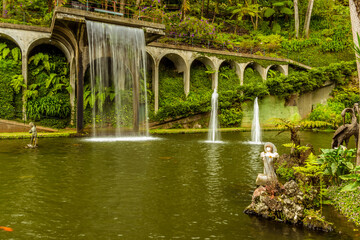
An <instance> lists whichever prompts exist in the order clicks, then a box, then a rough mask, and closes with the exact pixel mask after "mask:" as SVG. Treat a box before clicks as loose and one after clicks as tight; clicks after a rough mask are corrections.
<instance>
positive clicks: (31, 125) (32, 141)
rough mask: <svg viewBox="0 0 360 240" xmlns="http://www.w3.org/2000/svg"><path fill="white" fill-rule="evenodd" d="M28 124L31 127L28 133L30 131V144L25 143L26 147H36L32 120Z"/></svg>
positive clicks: (34, 127)
mask: <svg viewBox="0 0 360 240" xmlns="http://www.w3.org/2000/svg"><path fill="white" fill-rule="evenodd" d="M29 126H30V127H31V129H30V131H29V133H31V140H30V144H28V145H27V148H36V147H37V130H36V126H35V124H34V123H33V122H30V123H29Z"/></svg>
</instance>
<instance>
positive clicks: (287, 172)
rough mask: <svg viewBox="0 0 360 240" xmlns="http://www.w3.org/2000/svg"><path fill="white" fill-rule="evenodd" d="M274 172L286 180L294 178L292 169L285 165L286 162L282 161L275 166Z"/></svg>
mask: <svg viewBox="0 0 360 240" xmlns="http://www.w3.org/2000/svg"><path fill="white" fill-rule="evenodd" d="M276 174H278V175H279V177H280V178H283V179H285V180H286V181H290V180H291V179H295V175H294V169H292V168H289V167H286V162H283V163H282V164H281V165H280V166H278V167H277V169H276Z"/></svg>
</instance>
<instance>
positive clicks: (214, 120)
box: [208, 89, 220, 142]
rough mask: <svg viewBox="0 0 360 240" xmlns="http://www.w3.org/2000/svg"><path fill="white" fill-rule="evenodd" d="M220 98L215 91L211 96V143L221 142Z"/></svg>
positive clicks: (209, 138)
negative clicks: (219, 129)
mask: <svg viewBox="0 0 360 240" xmlns="http://www.w3.org/2000/svg"><path fill="white" fill-rule="evenodd" d="M218 97H219V94H218V93H217V92H216V89H214V92H213V94H212V95H211V115H210V123H209V133H208V141H209V142H217V141H220V133H219V131H218V128H219V123H218V116H217V112H218Z"/></svg>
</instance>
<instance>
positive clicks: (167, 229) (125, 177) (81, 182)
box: [0, 132, 355, 240]
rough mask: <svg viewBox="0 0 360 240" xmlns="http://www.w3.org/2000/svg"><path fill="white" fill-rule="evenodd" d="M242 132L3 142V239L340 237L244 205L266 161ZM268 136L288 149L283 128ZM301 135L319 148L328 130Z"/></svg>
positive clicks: (0, 173) (0, 184)
mask: <svg viewBox="0 0 360 240" xmlns="http://www.w3.org/2000/svg"><path fill="white" fill-rule="evenodd" d="M249 134H250V133H224V134H223V139H224V140H225V141H226V144H207V143H204V142H201V141H202V140H203V139H205V134H195V135H171V136H162V138H161V139H160V140H158V141H145V142H106V143H101V142H98V143H93V142H86V141H83V140H82V139H43V140H42V141H41V147H39V148H38V149H36V150H35V151H29V150H26V149H24V148H23V147H21V148H19V146H23V145H25V144H26V143H25V141H22V140H16V141H3V144H2V145H0V164H1V166H2V167H1V168H0V176H1V180H2V181H0V209H1V214H0V222H1V225H9V227H13V228H14V232H12V233H11V234H12V235H11V237H8V236H9V235H6V236H5V235H3V234H5V233H4V232H1V231H0V239H16V240H17V239H39V238H44V239H117V238H120V239H121V238H122V239H148V238H153V239H176V238H178V239H192V238H194V239H256V240H258V239H260V240H261V239H266V240H275V239H276V240H287V239H316V240H320V239H321V240H322V239H324V240H325V239H331V240H335V239H336V240H338V239H346V238H342V237H339V236H338V235H336V234H335V235H334V234H329V233H317V232H312V231H306V230H303V229H302V228H299V227H296V226H290V225H287V224H282V223H275V222H272V221H267V220H264V219H259V218H254V217H250V216H247V215H245V214H243V212H242V211H243V209H244V208H245V207H246V206H247V205H249V204H250V201H251V195H252V192H253V190H254V189H255V187H256V185H255V178H256V176H257V174H258V173H260V172H262V170H263V165H262V161H261V159H260V152H261V151H263V147H262V145H248V144H241V143H240V142H239V141H241V140H244V139H249ZM274 135H275V133H268V132H266V133H265V134H264V136H263V138H264V141H272V142H274V144H276V146H279V148H278V149H279V153H280V154H282V153H285V151H286V150H288V149H285V148H282V147H281V144H282V143H286V142H287V141H288V136H287V135H284V137H283V136H279V137H276V138H275V140H274V137H273V136H274ZM306 136H307V138H308V139H312V140H314V144H315V145H316V146H315V147H318V148H319V147H322V142H324V141H322V139H327V138H330V139H331V134H328V135H324V134H323V135H316V134H308V135H306ZM304 139H305V138H304ZM26 142H27V141H26ZM304 143H305V144H306V141H305V140H304ZM326 144H327V143H326V142H325V144H323V145H326ZM340 224H341V223H340ZM344 224H346V223H344ZM351 236H355V235H354V234H353V233H352V235H351Z"/></svg>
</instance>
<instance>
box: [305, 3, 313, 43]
mask: <svg viewBox="0 0 360 240" xmlns="http://www.w3.org/2000/svg"><path fill="white" fill-rule="evenodd" d="M313 6H314V0H309V4H308V8H307V11H306V15H305V23H304V33H305V37H306V38H309V34H310V19H311V12H312V9H313Z"/></svg>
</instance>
